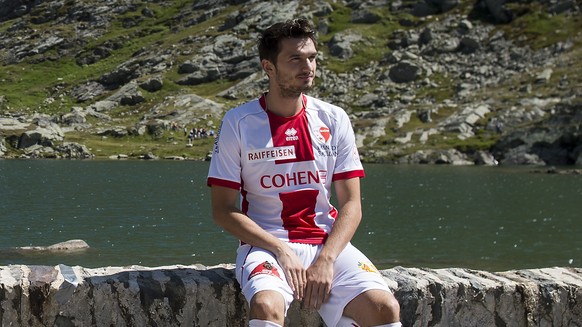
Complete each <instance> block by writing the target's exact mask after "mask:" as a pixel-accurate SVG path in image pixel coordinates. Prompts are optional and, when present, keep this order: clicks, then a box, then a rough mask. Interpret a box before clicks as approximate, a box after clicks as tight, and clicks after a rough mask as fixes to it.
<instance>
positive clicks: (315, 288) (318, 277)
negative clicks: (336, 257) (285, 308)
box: [303, 257, 333, 309]
mask: <svg viewBox="0 0 582 327" xmlns="http://www.w3.org/2000/svg"><path fill="white" fill-rule="evenodd" d="M332 279H333V261H331V260H325V259H322V258H321V257H320V258H318V259H317V260H316V261H315V262H314V263H313V265H311V266H310V267H309V268H307V287H305V300H304V301H303V305H304V306H305V307H306V308H308V309H319V308H320V307H321V304H322V303H324V302H326V301H327V299H328V298H329V293H330V291H331V281H332Z"/></svg>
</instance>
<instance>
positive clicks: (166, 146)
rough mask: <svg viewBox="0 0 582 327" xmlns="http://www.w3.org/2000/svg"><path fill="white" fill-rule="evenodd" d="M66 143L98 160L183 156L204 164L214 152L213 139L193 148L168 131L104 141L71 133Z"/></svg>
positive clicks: (104, 139)
mask: <svg viewBox="0 0 582 327" xmlns="http://www.w3.org/2000/svg"><path fill="white" fill-rule="evenodd" d="M64 141H65V142H77V143H81V144H84V145H86V146H87V148H89V150H90V151H91V153H92V154H94V155H95V156H96V158H109V157H111V156H117V155H120V154H123V155H127V156H129V157H131V158H138V157H140V156H143V155H146V154H148V153H152V154H154V155H156V156H158V157H160V158H165V157H170V156H179V157H183V158H186V159H196V160H203V159H204V158H205V157H206V155H207V154H208V152H210V151H211V150H212V145H213V144H214V139H213V138H210V137H208V138H202V139H194V141H193V146H192V147H187V146H186V144H187V140H186V138H185V137H184V136H183V133H182V132H181V131H176V132H171V131H166V132H164V134H163V135H162V136H161V137H158V138H154V137H153V136H151V135H142V136H125V137H112V136H107V137H102V136H99V135H86V134H81V133H78V132H71V133H67V135H66V136H65V140H64Z"/></svg>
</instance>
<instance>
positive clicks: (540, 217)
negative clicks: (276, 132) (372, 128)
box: [0, 160, 582, 271]
mask: <svg viewBox="0 0 582 327" xmlns="http://www.w3.org/2000/svg"><path fill="white" fill-rule="evenodd" d="M207 169H208V163H207V162H194V161H148V162H144V161H98V160H92V161H67V160H0V265H9V264H41V265H57V264H61V263H62V264H66V265H70V266H75V265H80V266H84V267H100V266H126V265H133V264H136V265H143V266H162V265H173V264H185V265H190V264H196V263H200V264H203V265H215V264H220V263H232V262H234V252H235V248H236V246H237V240H236V239H234V238H233V237H231V236H230V235H229V234H227V233H226V232H223V231H222V230H221V229H220V228H219V227H217V226H216V225H214V223H213V222H212V220H211V218H210V203H209V202H210V198H209V188H208V187H207V186H206V173H207ZM365 169H366V174H367V177H366V178H364V179H363V180H362V204H363V211H364V219H363V221H362V223H361V225H360V228H359V230H358V232H357V234H356V236H355V238H354V240H353V243H354V244H355V245H356V246H358V247H359V248H360V249H362V250H363V251H364V252H365V253H366V254H367V255H368V256H369V257H370V258H371V259H372V260H373V261H374V262H375V263H376V265H377V266H378V268H380V269H386V268H390V267H393V266H397V265H399V266H404V267H429V268H442V267H464V268H473V269H483V270H489V271H504V270H511V269H524V268H540V267H551V266H576V267H582V237H581V235H582V210H581V209H582V201H581V200H582V176H580V175H550V174H539V173H532V172H531V171H532V170H533V168H531V167H530V168H524V167H451V166H394V165H365ZM70 239H83V240H85V241H86V242H87V243H88V244H89V245H90V246H91V248H90V249H89V250H87V251H83V252H77V253H70V254H50V253H28V254H23V253H20V252H15V251H12V250H11V249H10V248H12V247H21V246H46V245H51V244H54V243H58V242H62V241H66V240H70Z"/></svg>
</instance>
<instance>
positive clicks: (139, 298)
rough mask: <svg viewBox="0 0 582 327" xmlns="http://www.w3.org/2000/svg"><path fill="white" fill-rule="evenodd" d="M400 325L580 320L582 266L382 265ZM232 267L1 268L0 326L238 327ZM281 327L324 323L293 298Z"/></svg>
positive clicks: (242, 319) (243, 307) (239, 300)
mask: <svg viewBox="0 0 582 327" xmlns="http://www.w3.org/2000/svg"><path fill="white" fill-rule="evenodd" d="M381 273H382V275H383V276H384V277H385V279H386V281H387V283H388V285H389V286H390V288H391V289H392V290H394V292H395V295H396V297H397V298H398V300H399V302H400V305H401V316H402V322H403V325H404V326H447V327H456V326H458V327H467V326H580V322H581V321H582V300H581V299H582V268H559V267H555V268H544V269H528V270H514V271H506V272H497V273H492V272H486V271H477V270H470V269H461V268H450V269H422V268H402V267H395V268H393V269H387V270H382V271H381ZM246 316H247V304H246V302H245V299H244V298H243V296H242V295H241V294H240V289H239V286H238V283H237V282H236V281H235V279H234V271H233V267H232V265H220V266H213V267H205V266H201V265H191V266H167V267H141V266H131V267H106V268H94V269H91V268H83V267H78V266H76V267H69V266H65V265H58V266H55V267H52V266H24V265H11V266H5V267H0V325H2V326H27V327H36V326H43V327H44V326H84V327H87V326H220V327H223V326H246V323H247V321H246ZM285 325H286V326H308V327H309V326H313V327H316V326H317V327H319V326H324V325H323V323H322V322H321V320H320V318H319V316H318V315H317V313H316V312H315V311H310V310H305V309H302V308H301V306H300V304H299V303H297V302H294V303H293V304H292V307H291V308H290V311H289V314H288V317H287V321H286V324H285Z"/></svg>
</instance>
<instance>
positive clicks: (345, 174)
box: [331, 170, 366, 182]
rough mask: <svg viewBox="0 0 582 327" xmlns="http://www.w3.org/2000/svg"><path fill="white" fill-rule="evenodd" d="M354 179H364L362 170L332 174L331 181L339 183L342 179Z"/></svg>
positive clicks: (364, 175)
mask: <svg viewBox="0 0 582 327" xmlns="http://www.w3.org/2000/svg"><path fill="white" fill-rule="evenodd" d="M355 177H360V178H364V177H366V174H365V173H364V171H363V170H352V171H346V172H343V173H337V174H334V175H333V178H332V180H331V181H332V182H335V181H339V180H342V179H350V178H355Z"/></svg>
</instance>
